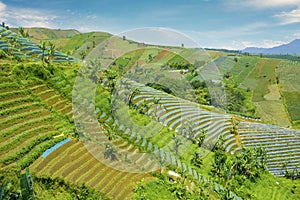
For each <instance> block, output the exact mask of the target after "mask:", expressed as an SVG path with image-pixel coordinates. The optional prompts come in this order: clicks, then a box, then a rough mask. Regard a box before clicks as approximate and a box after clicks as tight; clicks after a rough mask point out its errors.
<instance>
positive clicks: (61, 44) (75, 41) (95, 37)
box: [11, 28, 111, 59]
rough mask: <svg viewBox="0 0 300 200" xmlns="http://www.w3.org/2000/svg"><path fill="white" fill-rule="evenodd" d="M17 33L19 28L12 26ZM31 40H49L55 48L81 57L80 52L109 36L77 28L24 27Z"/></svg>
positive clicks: (90, 48) (91, 47)
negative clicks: (81, 31)
mask: <svg viewBox="0 0 300 200" xmlns="http://www.w3.org/2000/svg"><path fill="white" fill-rule="evenodd" d="M11 30H12V31H13V32H15V33H18V31H19V29H16V28H12V29H11ZM24 32H25V33H26V34H27V33H28V35H29V38H30V40H31V41H32V42H35V43H37V44H39V43H40V42H41V41H51V42H53V43H54V44H55V46H56V49H57V50H59V51H62V52H63V53H66V54H68V55H72V56H74V57H76V58H78V59H81V55H80V53H82V52H85V54H88V53H89V52H90V51H91V50H92V49H93V48H95V46H97V45H98V44H100V43H101V42H102V41H104V40H105V39H107V38H108V37H110V36H111V34H109V33H105V32H90V33H80V32H79V31H77V30H74V29H73V30H60V29H48V28H24Z"/></svg>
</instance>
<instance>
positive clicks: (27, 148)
mask: <svg viewBox="0 0 300 200" xmlns="http://www.w3.org/2000/svg"><path fill="white" fill-rule="evenodd" d="M57 134H58V132H51V133H48V134H45V135H41V136H38V137H36V138H35V139H34V140H33V141H31V142H30V143H29V144H28V145H26V146H25V147H23V148H22V149H21V150H20V151H18V152H16V153H15V154H13V155H10V156H8V157H6V158H4V159H3V160H1V162H2V163H3V164H5V165H7V164H10V163H12V162H14V161H17V160H18V159H20V158H21V157H24V156H25V155H26V154H28V153H29V152H30V151H31V150H32V149H33V148H34V147H35V146H37V145H38V144H40V143H42V142H45V141H47V140H51V139H52V137H53V136H55V135H57Z"/></svg>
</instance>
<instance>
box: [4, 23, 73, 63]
mask: <svg viewBox="0 0 300 200" xmlns="http://www.w3.org/2000/svg"><path fill="white" fill-rule="evenodd" d="M0 50H3V51H5V52H7V53H9V54H10V55H12V56H15V57H19V58H32V59H37V60H39V59H41V58H42V57H46V56H48V55H49V52H48V50H49V48H45V49H44V50H43V49H42V48H41V46H39V45H37V44H35V43H32V42H31V41H30V40H29V39H28V38H24V37H22V36H20V35H18V34H17V33H14V32H13V31H11V30H8V29H6V28H4V27H2V26H1V27H0ZM52 61H54V62H64V61H68V62H73V61H75V59H74V58H72V57H70V56H68V55H66V54H63V53H61V52H59V51H56V50H55V51H54V52H53V59H52Z"/></svg>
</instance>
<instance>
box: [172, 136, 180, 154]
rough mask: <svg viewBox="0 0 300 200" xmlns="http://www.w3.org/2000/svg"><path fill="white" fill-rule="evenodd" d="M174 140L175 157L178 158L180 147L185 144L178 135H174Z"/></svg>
mask: <svg viewBox="0 0 300 200" xmlns="http://www.w3.org/2000/svg"><path fill="white" fill-rule="evenodd" d="M172 139H173V140H174V146H173V148H174V151H175V155H176V156H178V153H179V147H180V146H181V145H182V144H183V143H182V142H181V140H180V139H179V137H178V136H177V135H176V134H173V136H172Z"/></svg>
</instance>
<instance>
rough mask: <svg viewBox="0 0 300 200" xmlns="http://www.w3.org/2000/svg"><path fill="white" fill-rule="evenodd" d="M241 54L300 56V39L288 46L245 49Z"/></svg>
mask: <svg viewBox="0 0 300 200" xmlns="http://www.w3.org/2000/svg"><path fill="white" fill-rule="evenodd" d="M242 52H243V53H251V54H261V53H262V54H292V55H294V54H297V55H300V39H296V40H293V41H292V42H290V43H288V44H283V45H280V46H276V47H272V48H257V47H247V48H245V49H244V50H242Z"/></svg>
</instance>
